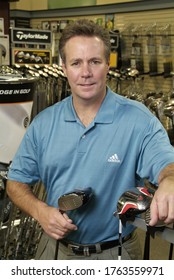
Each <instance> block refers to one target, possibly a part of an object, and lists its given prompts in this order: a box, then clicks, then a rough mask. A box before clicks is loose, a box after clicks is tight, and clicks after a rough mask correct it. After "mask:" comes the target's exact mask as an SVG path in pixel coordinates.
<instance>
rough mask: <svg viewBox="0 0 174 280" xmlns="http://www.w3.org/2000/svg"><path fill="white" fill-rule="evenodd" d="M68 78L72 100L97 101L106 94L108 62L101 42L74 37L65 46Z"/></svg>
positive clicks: (65, 71)
mask: <svg viewBox="0 0 174 280" xmlns="http://www.w3.org/2000/svg"><path fill="white" fill-rule="evenodd" d="M65 55H66V63H65V64H63V70H64V73H65V75H66V76H67V78H68V81H69V85H70V87H71V91H72V95H73V97H74V100H79V99H80V100H82V99H83V100H98V99H100V98H101V97H103V96H104V95H105V93H106V75H107V72H108V70H109V62H108V61H106V58H105V49H104V44H103V42H102V41H101V40H100V39H99V38H97V37H85V36H76V37H73V38H71V39H69V41H68V42H67V43H66V45H65Z"/></svg>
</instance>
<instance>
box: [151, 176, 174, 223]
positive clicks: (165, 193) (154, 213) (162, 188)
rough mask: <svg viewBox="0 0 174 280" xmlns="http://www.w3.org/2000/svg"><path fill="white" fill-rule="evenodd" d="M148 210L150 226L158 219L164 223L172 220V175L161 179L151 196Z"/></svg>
mask: <svg viewBox="0 0 174 280" xmlns="http://www.w3.org/2000/svg"><path fill="white" fill-rule="evenodd" d="M150 212H151V221H150V223H149V225H150V226H154V225H155V224H156V223H157V222H158V221H159V220H161V221H163V222H164V223H165V224H170V223H172V222H174V175H169V176H166V177H165V178H163V179H162V180H161V182H160V184H159V187H158V189H157V191H156V192H155V195H154V197H153V200H152V203H151V207H150Z"/></svg>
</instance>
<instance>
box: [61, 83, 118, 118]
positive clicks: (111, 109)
mask: <svg viewBox="0 0 174 280" xmlns="http://www.w3.org/2000/svg"><path fill="white" fill-rule="evenodd" d="M113 95H114V94H113V92H112V91H111V90H110V89H109V88H107V93H106V96H105V99H104V100H103V102H102V104H101V107H100V109H99V111H98V113H97V115H96V117H95V123H112V122H113V119H114V114H115V108H116V106H115V99H114V96H113ZM67 101H68V102H67V103H66V106H65V121H68V122H76V121H77V116H76V112H75V110H74V107H73V102H72V96H70V97H69V98H68V100H67Z"/></svg>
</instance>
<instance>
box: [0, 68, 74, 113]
mask: <svg viewBox="0 0 174 280" xmlns="http://www.w3.org/2000/svg"><path fill="white" fill-rule="evenodd" d="M0 74H1V75H4V77H5V76H6V75H13V76H16V77H25V78H27V77H34V78H36V79H38V81H37V84H36V90H35V95H34V105H33V112H32V118H33V117H34V116H35V115H37V114H38V113H39V112H40V111H42V110H43V109H44V108H46V107H48V106H50V105H52V104H54V103H56V102H58V101H60V100H62V99H64V98H65V97H67V96H69V95H70V94H71V93H70V88H69V84H68V81H67V78H66V77H65V75H64V73H63V71H62V67H61V66H58V65H57V64H53V65H50V66H48V65H44V66H39V65H28V64H25V65H19V64H15V65H13V66H5V65H4V66H0Z"/></svg>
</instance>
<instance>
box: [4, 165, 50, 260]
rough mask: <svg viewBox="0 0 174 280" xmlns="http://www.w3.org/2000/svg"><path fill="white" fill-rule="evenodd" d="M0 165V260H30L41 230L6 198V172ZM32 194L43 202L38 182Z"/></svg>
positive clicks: (42, 188)
mask: <svg viewBox="0 0 174 280" xmlns="http://www.w3.org/2000/svg"><path fill="white" fill-rule="evenodd" d="M2 166H3V165H2V164H1V165H0V182H1V183H0V186H1V187H0V194H1V197H0V206H2V207H0V237H1V238H0V259H1V260H7V259H12V260H16V259H26V260H27V259H32V258H34V256H35V253H36V250H37V245H38V243H39V240H40V237H41V234H42V229H41V226H40V225H39V223H38V222H37V221H36V220H34V219H33V218H32V217H30V216H28V215H27V214H25V213H23V212H21V211H20V210H19V209H18V208H17V207H16V206H15V205H14V204H13V203H12V202H11V201H10V200H9V198H8V197H7V194H6V191H5V187H6V179H7V178H6V174H7V170H4V169H5V168H2ZM32 191H33V193H34V194H35V195H36V196H37V197H39V198H40V199H41V200H43V201H45V199H46V193H45V190H44V187H43V186H42V184H41V183H40V182H39V183H38V184H36V185H34V186H33V187H32Z"/></svg>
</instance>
